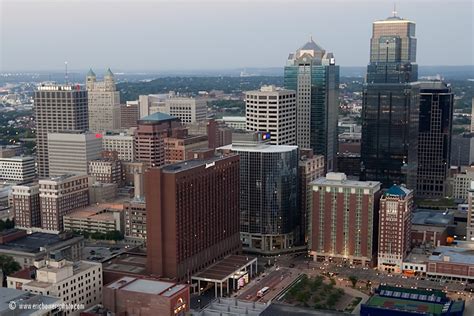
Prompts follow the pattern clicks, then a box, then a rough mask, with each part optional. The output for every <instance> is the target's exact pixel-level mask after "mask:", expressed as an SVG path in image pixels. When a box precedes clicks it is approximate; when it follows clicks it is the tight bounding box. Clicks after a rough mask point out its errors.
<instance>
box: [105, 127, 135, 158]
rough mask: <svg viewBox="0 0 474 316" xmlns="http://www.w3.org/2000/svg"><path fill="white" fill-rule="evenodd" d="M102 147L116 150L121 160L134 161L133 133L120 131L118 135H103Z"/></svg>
mask: <svg viewBox="0 0 474 316" xmlns="http://www.w3.org/2000/svg"><path fill="white" fill-rule="evenodd" d="M102 148H103V150H107V151H115V152H117V154H118V159H119V160H121V161H133V160H134V157H135V147H134V139H133V135H128V134H127V133H120V134H116V135H104V136H103V137H102Z"/></svg>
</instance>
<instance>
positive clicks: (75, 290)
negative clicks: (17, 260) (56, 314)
mask: <svg viewBox="0 0 474 316" xmlns="http://www.w3.org/2000/svg"><path fill="white" fill-rule="evenodd" d="M35 266H36V268H37V270H36V276H35V277H34V278H33V279H25V280H24V282H23V285H22V289H23V290H25V291H28V292H32V293H37V294H41V295H51V296H54V297H58V298H60V299H62V301H63V303H65V304H71V305H72V304H77V305H78V306H80V307H81V308H80V309H77V310H66V311H64V315H79V313H80V312H81V310H83V309H84V308H88V307H90V306H94V305H96V304H99V303H100V302H102V286H103V282H102V264H101V263H97V262H89V261H77V262H70V261H66V260H65V259H64V258H63V257H62V256H61V254H58V253H51V254H50V257H49V258H48V259H47V260H40V261H36V262H35ZM17 280H18V278H15V281H17ZM7 284H8V287H9V288H15V287H16V284H15V283H14V282H13V280H9V279H8V278H7Z"/></svg>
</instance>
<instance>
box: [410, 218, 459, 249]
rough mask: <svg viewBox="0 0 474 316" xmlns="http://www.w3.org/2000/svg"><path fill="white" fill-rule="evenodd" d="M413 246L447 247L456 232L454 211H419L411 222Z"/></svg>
mask: <svg viewBox="0 0 474 316" xmlns="http://www.w3.org/2000/svg"><path fill="white" fill-rule="evenodd" d="M411 223H412V225H411V245H412V247H417V246H421V245H425V246H428V247H438V246H445V245H446V244H447V238H448V237H449V236H452V235H453V234H452V231H453V230H454V211H441V210H427V209H418V210H415V211H414V212H413V216H412V221H411Z"/></svg>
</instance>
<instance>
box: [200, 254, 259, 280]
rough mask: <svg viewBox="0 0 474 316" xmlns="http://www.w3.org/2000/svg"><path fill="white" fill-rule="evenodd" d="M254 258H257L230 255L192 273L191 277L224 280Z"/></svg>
mask: <svg viewBox="0 0 474 316" xmlns="http://www.w3.org/2000/svg"><path fill="white" fill-rule="evenodd" d="M254 260H257V259H256V258H254V257H251V256H239V255H230V256H227V257H225V258H224V259H222V260H220V261H217V262H216V263H214V264H212V265H210V266H209V267H207V268H205V269H204V270H203V271H201V272H199V273H197V274H195V275H193V278H201V279H211V280H225V279H226V278H227V277H228V276H230V275H232V274H234V273H235V272H237V271H239V270H242V269H243V268H244V267H245V265H247V264H249V263H251V262H252V261H254Z"/></svg>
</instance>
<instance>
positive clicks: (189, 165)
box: [161, 156, 228, 173]
mask: <svg viewBox="0 0 474 316" xmlns="http://www.w3.org/2000/svg"><path fill="white" fill-rule="evenodd" d="M226 158H228V156H216V157H213V158H210V159H192V160H186V161H182V162H177V163H174V164H171V165H165V166H164V167H161V170H163V172H166V173H178V172H181V171H184V170H189V169H193V168H198V167H202V166H205V167H206V168H209V167H212V166H214V164H215V163H216V161H219V160H223V159H226Z"/></svg>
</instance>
